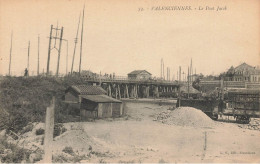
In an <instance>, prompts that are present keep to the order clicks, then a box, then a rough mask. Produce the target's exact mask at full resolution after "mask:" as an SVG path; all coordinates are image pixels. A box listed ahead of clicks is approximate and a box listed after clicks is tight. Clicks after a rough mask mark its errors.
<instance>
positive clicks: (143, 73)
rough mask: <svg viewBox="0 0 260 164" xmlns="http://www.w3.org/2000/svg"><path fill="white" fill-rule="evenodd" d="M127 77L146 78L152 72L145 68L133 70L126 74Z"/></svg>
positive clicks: (149, 76) (150, 75)
mask: <svg viewBox="0 0 260 164" xmlns="http://www.w3.org/2000/svg"><path fill="white" fill-rule="evenodd" d="M127 76H128V79H138V80H148V79H151V78H152V74H151V73H149V72H148V71H146V70H135V71H132V72H130V73H128V74H127Z"/></svg>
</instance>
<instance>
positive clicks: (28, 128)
mask: <svg viewBox="0 0 260 164" xmlns="http://www.w3.org/2000/svg"><path fill="white" fill-rule="evenodd" d="M32 130H33V124H32V123H29V124H28V125H27V126H26V127H24V128H23V130H22V131H21V133H22V134H24V133H27V132H30V131H32Z"/></svg>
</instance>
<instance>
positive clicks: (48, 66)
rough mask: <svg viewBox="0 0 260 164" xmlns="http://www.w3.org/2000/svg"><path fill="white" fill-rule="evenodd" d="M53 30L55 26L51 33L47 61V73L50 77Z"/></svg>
mask: <svg viewBox="0 0 260 164" xmlns="http://www.w3.org/2000/svg"><path fill="white" fill-rule="evenodd" d="M52 29H53V25H51V32H50V39H49V48H48V59H47V72H46V74H47V75H49V71H50V56H51V39H52Z"/></svg>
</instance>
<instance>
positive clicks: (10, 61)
mask: <svg viewBox="0 0 260 164" xmlns="http://www.w3.org/2000/svg"><path fill="white" fill-rule="evenodd" d="M12 48H13V31H12V34H11V47H10V59H9V76H11V63H12Z"/></svg>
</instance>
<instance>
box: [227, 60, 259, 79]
mask: <svg viewBox="0 0 260 164" xmlns="http://www.w3.org/2000/svg"><path fill="white" fill-rule="evenodd" d="M224 78H225V81H243V82H260V69H258V68H257V67H253V66H250V65H248V64H246V63H242V64H240V65H239V66H237V67H235V68H234V67H233V66H231V67H230V68H229V70H228V71H227V72H226V73H225V76H224Z"/></svg>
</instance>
